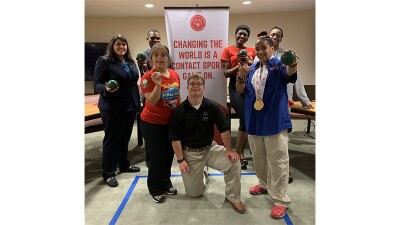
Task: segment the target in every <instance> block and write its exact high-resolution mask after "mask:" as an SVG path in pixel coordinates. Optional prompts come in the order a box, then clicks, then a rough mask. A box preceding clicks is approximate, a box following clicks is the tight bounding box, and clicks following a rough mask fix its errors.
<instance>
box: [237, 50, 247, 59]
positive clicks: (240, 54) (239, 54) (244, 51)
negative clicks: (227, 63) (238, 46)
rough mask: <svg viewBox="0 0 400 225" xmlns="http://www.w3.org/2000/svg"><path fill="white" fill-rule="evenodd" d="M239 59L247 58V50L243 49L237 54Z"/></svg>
mask: <svg viewBox="0 0 400 225" xmlns="http://www.w3.org/2000/svg"><path fill="white" fill-rule="evenodd" d="M237 55H238V56H239V57H246V56H247V51H246V49H242V50H240V51H239V52H238V54H237Z"/></svg>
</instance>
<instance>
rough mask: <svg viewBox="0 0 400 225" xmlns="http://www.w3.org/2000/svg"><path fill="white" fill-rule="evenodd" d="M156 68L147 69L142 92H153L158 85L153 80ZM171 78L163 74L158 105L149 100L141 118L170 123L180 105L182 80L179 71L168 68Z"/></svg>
mask: <svg viewBox="0 0 400 225" xmlns="http://www.w3.org/2000/svg"><path fill="white" fill-rule="evenodd" d="M154 71H155V70H154V69H151V70H149V71H147V72H146V73H145V74H144V75H143V77H142V80H141V81H140V88H141V90H142V93H143V94H145V93H148V92H152V91H153V89H154V87H155V86H156V85H155V84H154V82H153V81H152V80H151V74H152V73H153V72H154ZM168 72H169V74H170V76H169V78H166V77H164V76H161V96H160V99H159V100H158V102H157V104H156V105H154V106H153V105H151V104H150V103H148V102H147V100H146V103H145V105H144V108H143V111H142V113H141V114H140V118H141V119H142V120H143V121H145V122H147V123H155V124H165V125H167V124H169V121H170V119H171V116H172V113H173V111H174V110H175V109H176V107H178V105H179V103H178V96H179V88H180V80H179V76H178V73H177V72H176V71H174V70H171V69H168Z"/></svg>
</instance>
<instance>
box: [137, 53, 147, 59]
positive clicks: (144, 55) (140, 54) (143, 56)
mask: <svg viewBox="0 0 400 225" xmlns="http://www.w3.org/2000/svg"><path fill="white" fill-rule="evenodd" d="M136 58H137V60H138V61H145V60H146V54H144V53H143V52H140V53H139V54H137V56H136Z"/></svg>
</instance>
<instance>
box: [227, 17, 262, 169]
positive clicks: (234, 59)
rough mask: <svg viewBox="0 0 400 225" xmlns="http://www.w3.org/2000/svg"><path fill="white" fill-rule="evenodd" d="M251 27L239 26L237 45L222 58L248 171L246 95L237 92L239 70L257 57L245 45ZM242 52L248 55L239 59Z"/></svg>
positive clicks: (240, 150) (238, 143)
mask: <svg viewBox="0 0 400 225" xmlns="http://www.w3.org/2000/svg"><path fill="white" fill-rule="evenodd" d="M249 36H250V27H248V26H247V25H245V24H241V25H239V26H238V27H237V28H236V30H235V40H236V44H235V45H232V46H229V47H226V48H225V49H224V50H223V52H222V56H221V62H222V68H223V70H224V75H225V77H226V78H229V99H230V102H231V105H232V107H233V109H234V110H235V112H236V113H237V114H238V116H239V129H238V135H237V139H236V152H237V153H238V154H239V155H240V161H241V164H242V169H247V160H246V159H245V157H244V154H243V151H244V147H245V145H246V142H247V133H246V125H245V123H244V95H240V94H238V93H237V92H236V87H235V85H236V76H237V74H238V72H239V68H240V67H241V66H242V65H244V64H248V65H249V66H250V65H252V64H253V59H254V57H255V56H256V51H255V49H254V48H250V47H246V46H244V44H245V43H246V42H247V41H248V40H249ZM240 50H246V51H247V55H246V56H243V57H238V53H239V51H240Z"/></svg>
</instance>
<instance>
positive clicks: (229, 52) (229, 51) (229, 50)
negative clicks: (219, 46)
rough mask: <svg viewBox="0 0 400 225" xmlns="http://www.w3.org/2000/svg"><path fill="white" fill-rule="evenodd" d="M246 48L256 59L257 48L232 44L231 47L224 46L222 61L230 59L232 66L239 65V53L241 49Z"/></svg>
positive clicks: (248, 53) (249, 54)
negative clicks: (237, 46) (238, 46)
mask: <svg viewBox="0 0 400 225" xmlns="http://www.w3.org/2000/svg"><path fill="white" fill-rule="evenodd" d="M242 49H246V51H247V55H248V56H249V57H250V56H251V57H252V59H254V58H255V57H256V50H255V49H254V48H249V47H245V48H236V46H234V45H232V46H229V47H226V48H224V50H223V51H222V55H221V61H229V62H230V63H231V68H233V67H235V66H237V65H238V57H237V54H238V52H239V51H240V50H242Z"/></svg>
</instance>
